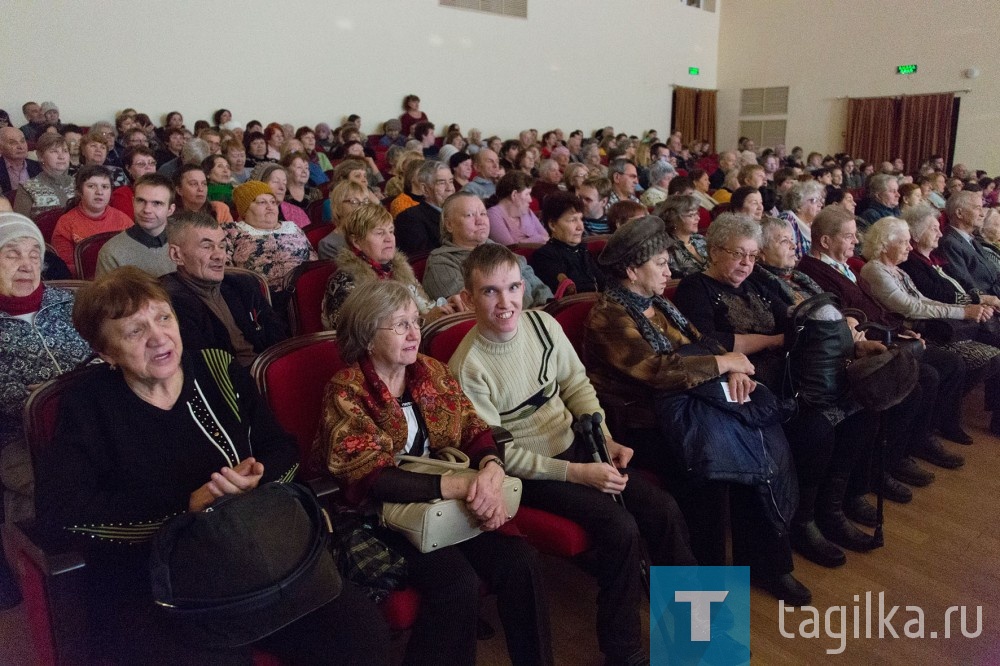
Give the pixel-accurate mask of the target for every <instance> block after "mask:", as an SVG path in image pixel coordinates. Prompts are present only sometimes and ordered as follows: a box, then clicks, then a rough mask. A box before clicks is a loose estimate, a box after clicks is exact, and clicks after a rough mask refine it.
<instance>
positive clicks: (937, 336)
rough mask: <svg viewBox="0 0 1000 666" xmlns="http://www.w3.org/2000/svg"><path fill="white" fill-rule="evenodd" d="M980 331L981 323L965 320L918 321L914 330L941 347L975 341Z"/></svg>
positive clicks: (914, 323)
mask: <svg viewBox="0 0 1000 666" xmlns="http://www.w3.org/2000/svg"><path fill="white" fill-rule="evenodd" d="M979 329H980V324H979V322H976V321H969V320H965V319H918V320H916V321H914V322H913V330H915V331H916V332H917V333H919V334H920V335H922V336H923V337H925V338H927V340H929V341H930V342H933V343H935V344H939V345H947V344H951V343H953V342H968V341H969V340H975V339H976V336H977V335H978V334H979Z"/></svg>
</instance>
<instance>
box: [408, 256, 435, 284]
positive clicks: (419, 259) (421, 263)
mask: <svg viewBox="0 0 1000 666" xmlns="http://www.w3.org/2000/svg"><path fill="white" fill-rule="evenodd" d="M429 256H430V253H429V252H421V253H418V254H414V255H413V256H412V257H411V256H407V258H406V259H407V261H409V262H410V268H412V269H413V275H414V276H416V278H417V282H423V281H424V271H426V270H427V257H429Z"/></svg>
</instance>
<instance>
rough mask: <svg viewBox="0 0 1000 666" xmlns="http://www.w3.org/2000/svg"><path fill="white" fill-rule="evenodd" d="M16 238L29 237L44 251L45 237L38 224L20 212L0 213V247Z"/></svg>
mask: <svg viewBox="0 0 1000 666" xmlns="http://www.w3.org/2000/svg"><path fill="white" fill-rule="evenodd" d="M16 238H31V239H32V240H36V241H38V247H40V248H41V249H42V251H43V252H44V251H45V239H44V238H42V231H41V229H39V228H38V225H37V224H35V223H34V222H32V221H31V220H30V219H29V218H27V217H25V216H24V215H21V214H20V213H0V248H2V247H3V246H4V245H6V244H7V243H9V242H11V241H12V240H14V239H16Z"/></svg>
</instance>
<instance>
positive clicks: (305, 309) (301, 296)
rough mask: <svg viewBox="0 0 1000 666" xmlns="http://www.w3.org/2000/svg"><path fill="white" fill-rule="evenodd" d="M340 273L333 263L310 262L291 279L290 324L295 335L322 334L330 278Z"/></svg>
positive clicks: (322, 261)
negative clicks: (327, 285) (324, 304)
mask: <svg viewBox="0 0 1000 666" xmlns="http://www.w3.org/2000/svg"><path fill="white" fill-rule="evenodd" d="M336 271H337V264H336V263H334V262H332V261H326V260H322V259H321V260H319V261H307V262H305V263H303V264H301V265H300V266H299V267H298V268H296V269H295V270H294V271H293V272H292V274H291V275H290V276H289V278H288V283H287V284H288V287H287V288H288V289H290V290H291V298H289V300H288V324H289V327H290V328H291V332H292V335H302V334H304V333H319V332H320V331H322V330H323V319H322V308H323V294H324V292H326V283H327V281H328V280H329V279H330V276H331V275H333V274H334V273H335V272H336Z"/></svg>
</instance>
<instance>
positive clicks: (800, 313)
mask: <svg viewBox="0 0 1000 666" xmlns="http://www.w3.org/2000/svg"><path fill="white" fill-rule="evenodd" d="M789 326H790V330H789V331H788V333H786V335H785V338H786V340H788V341H789V342H788V351H787V353H786V356H785V373H784V378H783V382H782V395H783V396H784V397H786V398H795V399H796V400H801V401H802V402H803V403H804V404H806V405H810V406H813V407H830V406H833V405H836V404H839V403H840V402H841V401H842V400H843V399H844V397H845V396H846V395H847V392H848V385H847V366H848V364H849V363H850V362H851V359H852V358H854V339H853V338H852V337H851V328H850V326H849V325H848V323H847V320H846V319H845V317H844V315H843V314H842V313H841V311H840V301H839V300H838V299H837V297H836V296H835V295H833V294H830V293H822V294H817V295H815V296H811V297H809V298H807V299H806V300H804V301H802V302H801V303H799V304H798V305H797V306H796V307H795V308H794V309H793V310H792V312H791V316H790V318H789Z"/></svg>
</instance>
